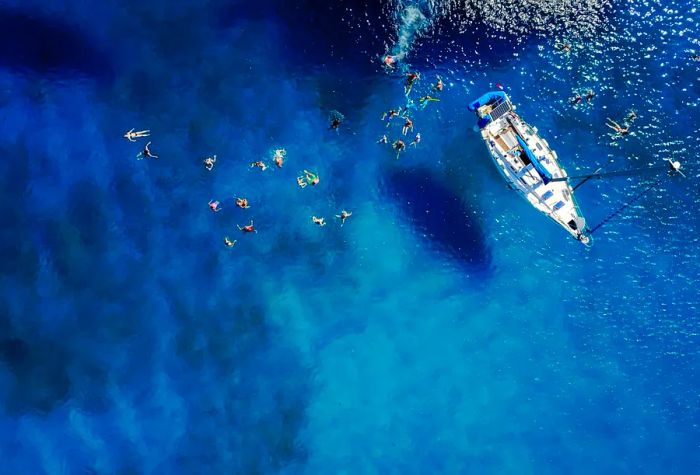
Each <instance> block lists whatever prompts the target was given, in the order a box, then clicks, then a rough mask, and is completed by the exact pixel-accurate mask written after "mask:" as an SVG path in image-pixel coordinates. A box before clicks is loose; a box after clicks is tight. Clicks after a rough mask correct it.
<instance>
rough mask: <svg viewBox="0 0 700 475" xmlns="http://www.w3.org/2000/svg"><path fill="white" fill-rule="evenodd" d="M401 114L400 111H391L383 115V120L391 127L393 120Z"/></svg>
mask: <svg viewBox="0 0 700 475" xmlns="http://www.w3.org/2000/svg"><path fill="white" fill-rule="evenodd" d="M399 114H401V111H400V110H398V109H389V110H388V111H386V112H385V113H384V114H382V120H384V121H386V126H387V127H389V124H390V123H391V119H393V118H394V117H396V116H398V115H399Z"/></svg>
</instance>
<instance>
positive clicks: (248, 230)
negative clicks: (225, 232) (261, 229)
mask: <svg viewBox="0 0 700 475" xmlns="http://www.w3.org/2000/svg"><path fill="white" fill-rule="evenodd" d="M236 226H237V227H238V230H239V231H242V232H244V233H257V232H258V231H257V229H255V226H253V220H252V219H251V220H250V224H246V225H245V226H240V225H238V224H237V225H236Z"/></svg>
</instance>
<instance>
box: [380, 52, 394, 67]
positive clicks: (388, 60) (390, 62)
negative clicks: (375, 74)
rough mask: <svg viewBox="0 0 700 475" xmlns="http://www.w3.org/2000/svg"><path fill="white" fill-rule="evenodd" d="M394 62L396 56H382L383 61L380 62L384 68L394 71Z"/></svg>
mask: <svg viewBox="0 0 700 475" xmlns="http://www.w3.org/2000/svg"><path fill="white" fill-rule="evenodd" d="M396 61H397V59H396V56H392V55H390V54H387V55H386V56H384V59H383V60H382V62H383V63H384V66H386V67H387V68H390V69H394V64H396Z"/></svg>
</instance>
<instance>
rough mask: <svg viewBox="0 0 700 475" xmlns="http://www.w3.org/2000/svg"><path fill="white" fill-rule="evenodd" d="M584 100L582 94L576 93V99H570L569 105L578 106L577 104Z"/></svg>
mask: <svg viewBox="0 0 700 475" xmlns="http://www.w3.org/2000/svg"><path fill="white" fill-rule="evenodd" d="M582 100H583V97H582V96H581V94H579V93H576V95H575V96H574V97H572V98H570V99H569V103H571V104H574V105H576V104H580V103H581V101H582Z"/></svg>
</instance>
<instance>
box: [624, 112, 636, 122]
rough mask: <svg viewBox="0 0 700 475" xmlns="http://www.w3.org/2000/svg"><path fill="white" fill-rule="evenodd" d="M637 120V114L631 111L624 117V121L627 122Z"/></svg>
mask: <svg viewBox="0 0 700 475" xmlns="http://www.w3.org/2000/svg"><path fill="white" fill-rule="evenodd" d="M636 118H637V113H636V112H635V111H633V110H631V111H629V112H628V113H627V115H626V116H625V120H626V121H627V122H634V120H635V119H636Z"/></svg>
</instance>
